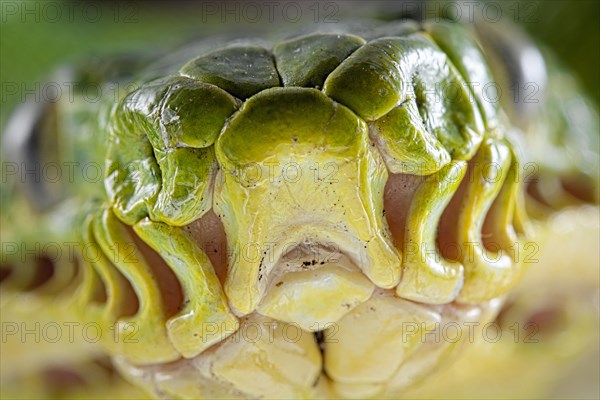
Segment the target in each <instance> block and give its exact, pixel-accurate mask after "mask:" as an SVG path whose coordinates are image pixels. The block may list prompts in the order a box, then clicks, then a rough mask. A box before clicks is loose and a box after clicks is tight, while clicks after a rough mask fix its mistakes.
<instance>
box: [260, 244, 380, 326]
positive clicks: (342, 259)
mask: <svg viewBox="0 0 600 400" xmlns="http://www.w3.org/2000/svg"><path fill="white" fill-rule="evenodd" d="M267 279H268V281H267V284H266V291H265V295H264V296H263V298H262V299H261V302H260V303H259V305H258V307H257V312H258V313H260V314H262V315H264V316H267V317H270V318H273V319H276V320H279V321H283V322H286V323H294V324H297V325H298V326H299V327H300V328H302V329H303V330H305V331H308V332H314V331H320V330H323V329H325V328H324V327H327V326H329V325H331V324H335V323H336V322H337V321H338V320H339V319H340V318H342V317H343V316H344V315H346V314H347V313H348V312H350V311H351V310H352V309H353V308H354V307H356V306H358V305H359V304H361V303H363V302H364V301H366V300H367V299H368V298H369V297H370V296H371V294H372V293H373V290H374V288H375V287H374V285H373V284H372V283H371V282H370V281H369V280H368V279H367V277H366V276H364V274H363V273H362V271H361V270H360V269H359V268H358V267H357V266H356V264H355V263H354V261H353V260H352V259H351V258H350V257H349V256H348V255H347V254H345V253H341V252H339V251H337V250H336V249H335V248H334V247H332V246H325V245H321V244H312V243H303V244H300V245H298V246H296V247H294V248H293V249H292V250H290V251H289V252H287V253H286V254H284V255H283V256H282V257H281V258H280V259H279V260H278V262H277V263H276V264H275V266H274V267H273V268H272V270H271V273H270V274H269V276H268V278H267Z"/></svg>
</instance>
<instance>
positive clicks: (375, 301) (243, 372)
mask: <svg viewBox="0 0 600 400" xmlns="http://www.w3.org/2000/svg"><path fill="white" fill-rule="evenodd" d="M386 302H387V305H386ZM393 302H397V304H398V308H397V310H396V311H398V310H400V314H396V315H392V316H391V317H390V318H392V319H390V321H393V320H395V322H392V324H394V323H395V325H394V327H393V328H394V329H397V328H398V327H400V326H402V323H403V322H405V323H414V320H412V319H410V318H403V317H402V315H404V316H408V315H413V316H414V315H417V316H419V318H422V319H423V321H425V320H429V322H427V323H428V324H430V323H432V321H433V322H436V321H437V323H438V324H444V323H446V324H448V323H450V324H456V323H460V322H461V321H462V322H465V321H479V322H481V321H483V320H482V318H484V319H485V315H487V314H488V312H489V310H492V314H493V310H496V309H497V308H499V303H498V304H491V303H490V305H486V306H465V305H459V304H456V303H448V304H444V305H432V304H425V303H417V302H411V301H409V300H404V299H401V298H398V297H397V296H396V295H395V294H394V293H393V291H391V290H383V289H377V290H376V291H375V292H374V293H373V294H372V296H371V297H370V298H369V301H368V302H367V303H364V304H362V305H361V311H360V312H359V313H358V314H357V315H358V316H359V319H358V320H357V321H356V322H351V323H350V325H348V322H347V321H341V322H340V324H339V325H337V324H334V328H333V329H331V327H330V328H328V329H325V330H319V331H314V332H309V331H305V330H299V331H298V332H300V334H301V336H302V337H301V338H300V339H297V335H295V334H293V333H291V332H292V330H291V329H287V328H288V327H289V326H290V324H287V323H285V322H282V321H278V320H274V319H271V318H268V317H264V316H263V315H261V314H259V313H257V312H255V313H252V314H249V315H247V316H245V317H242V318H241V319H240V328H238V330H237V331H236V332H235V333H233V334H231V335H229V336H227V337H224V338H223V340H221V341H219V342H218V343H216V344H214V345H212V346H211V347H209V348H207V349H206V350H205V351H203V352H202V353H200V354H198V355H196V356H194V357H192V358H180V359H178V360H175V361H172V362H169V363H157V364H151V365H144V366H139V365H134V364H132V363H130V362H128V361H127V360H126V359H125V358H124V357H115V360H114V361H115V365H116V367H117V368H118V369H119V370H120V371H121V372H122V373H123V374H124V375H125V376H127V377H129V378H130V380H133V381H134V382H135V381H137V383H138V384H141V385H142V386H143V387H146V388H148V387H150V388H151V389H152V390H153V391H154V392H155V394H158V395H159V396H160V397H163V398H168V397H172V396H174V395H177V394H178V393H179V395H180V392H179V391H180V390H184V391H187V392H185V393H186V396H188V397H196V398H197V397H200V396H203V397H208V398H210V397H211V395H212V397H215V396H226V397H228V398H238V397H239V398H248V397H260V396H258V395H256V393H252V392H248V390H253V387H254V383H255V382H254V380H256V379H257V378H256V375H255V374H254V375H253V373H255V372H257V371H256V370H257V369H258V373H259V375H260V376H261V378H260V379H265V382H270V383H269V385H273V386H274V388H272V389H273V390H275V389H277V388H279V389H281V390H284V391H285V390H289V391H285V393H286V395H283V397H290V396H292V397H300V396H301V395H302V394H306V392H305V391H303V390H312V391H316V390H323V387H326V388H327V390H329V391H330V390H333V389H331V388H335V390H352V387H354V386H355V385H357V384H358V385H359V386H364V387H370V388H371V389H372V390H375V389H376V388H380V387H381V385H382V383H383V382H384V381H387V380H389V379H390V376H392V375H393V377H394V379H392V380H391V382H396V384H397V385H400V384H403V383H402V382H404V381H403V379H402V377H401V376H400V375H404V374H407V373H408V372H409V371H410V370H411V368H412V369H414V368H416V370H417V372H418V373H417V375H419V374H420V373H421V370H422V369H423V371H425V370H427V369H428V367H427V366H428V365H438V364H439V362H440V361H441V360H443V359H445V358H446V357H445V355H446V354H448V351H451V350H452V349H453V348H455V347H457V346H455V343H451V342H447V341H444V340H442V341H441V342H436V341H435V340H433V339H431V338H430V337H427V336H426V340H425V341H423V342H422V343H416V346H417V347H416V348H418V349H420V351H415V349H416V348H413V349H411V350H410V351H408V350H407V349H405V350H403V351H400V352H398V344H400V343H402V342H398V341H397V340H396V342H394V341H392V342H389V343H388V342H387V341H386V340H387V339H385V337H386V335H388V334H389V332H391V331H390V327H387V326H386V324H387V323H384V325H382V326H381V333H382V336H381V337H383V338H384V339H381V338H377V337H375V338H374V337H373V335H370V334H369V335H368V337H365V338H363V339H366V340H367V341H368V342H367V343H363V342H360V341H359V342H356V343H346V342H347V341H348V340H352V337H353V335H354V333H353V332H352V331H353V330H356V329H358V331H360V330H361V329H362V328H363V327H364V326H367V324H366V323H365V324H363V323H362V320H361V319H360V318H362V316H363V315H366V314H368V313H372V314H376V313H381V316H383V317H384V318H385V315H386V314H388V311H389V309H386V307H388V308H389V304H392V303H393ZM392 314H393V313H392ZM351 318H355V317H351ZM400 319H404V321H400ZM369 321H373V320H369ZM420 323H421V322H419V324H420ZM423 323H425V322H423ZM415 326H416V325H415ZM257 327H260V328H261V329H262V331H261V332H262V336H261V335H259V336H260V338H259V339H258V340H257V339H256V332H257V331H256V329H257ZM265 327H270V328H267V329H265ZM352 327H354V328H352ZM348 328H351V329H350V330H348ZM436 329H440V328H439V327H438V328H436ZM286 330H288V331H289V332H288V334H287V335H288V337H287V338H286V339H282V336H281V335H282V332H285V331H286ZM295 331H296V330H294V332H295ZM368 332H371V331H368ZM336 334H337V335H338V336H339V337H336V336H335V335H336ZM332 335H333V336H332ZM432 337H433V338H435V335H433V336H432ZM430 339H431V340H430ZM379 340H383V341H384V342H383V343H379ZM393 343H396V345H394V344H393ZM406 343H409V344H410V343H412V342H410V340H409V341H408V342H405V343H404V346H406V345H407V344H406ZM373 345H376V346H377V347H382V348H383V349H384V352H390V353H392V354H391V355H392V356H393V359H394V360H396V359H398V358H399V360H397V362H396V363H395V364H394V365H393V366H392V370H391V371H387V372H386V373H385V374H384V375H389V376H383V377H382V379H383V380H380V379H378V378H377V376H379V375H373V374H370V375H369V374H366V375H367V377H366V378H362V377H361V378H360V379H359V378H356V379H357V380H353V378H348V376H339V367H337V366H336V363H335V360H334V358H335V357H339V356H340V349H339V348H338V347H340V346H341V347H342V351H343V353H352V352H353V351H354V350H353V349H354V348H356V347H361V346H364V347H365V349H367V350H365V351H370V350H368V349H369V348H371V347H372V346H373ZM412 345H414V343H413V344H411V346H412ZM348 346H350V347H348ZM386 346H387V347H386ZM389 346H392V347H389ZM386 348H387V350H386ZM381 351H382V350H379V352H381ZM421 351H422V352H421ZM282 352H283V353H282ZM284 354H285V362H283V361H282V360H284V358H282V357H284ZM417 354H418V355H419V356H416V355H417ZM380 355H381V353H378V354H376V355H375V356H374V357H379V356H380ZM368 358H370V357H368V356H367V359H366V360H362V359H361V363H363V361H364V363H365V364H369V362H370V360H369V359H368ZM306 359H308V360H312V361H311V362H309V361H306ZM257 360H262V361H257ZM299 360H301V361H299ZM332 360H333V361H334V362H332ZM233 361H235V363H238V364H239V363H245V362H249V363H250V364H248V365H243V368H241V369H240V367H238V368H235V369H230V368H231V365H233V364H232V362H233ZM253 362H254V363H256V362H258V364H252V363H253ZM238 364H236V365H238ZM343 364H344V368H346V367H348V366H349V367H350V368H349V369H350V370H352V369H356V368H359V369H360V368H362V367H361V364H356V365H355V364H348V363H343ZM372 366H373V367H374V368H376V369H379V368H381V367H380V366H379V364H372ZM386 368H387V366H386ZM355 372H358V371H355ZM298 374H299V375H302V377H301V378H298V377H296V375H298ZM360 375H361V374H358V373H357V376H360ZM398 376H400V377H398ZM249 377H252V378H249ZM251 379H252V382H253V384H252V385H251V384H249V382H250V381H251ZM277 379H280V380H279V381H278V380H277ZM215 383H217V385H216V386H215ZM261 384H262V383H261ZM265 385H266V383H265ZM259 386H260V385H259ZM207 388H210V391H211V392H210V393H208V394H207V393H206V392H204V391H203V390H209V389H207ZM282 388H283V389H282ZM300 388H303V389H300ZM344 388H346V389H344ZM279 389H277V390H279ZM371 389H369V390H371ZM189 390H191V392H190V391H189ZM269 390H270V389H269ZM328 393H333V392H328ZM288 395H289V396H288ZM275 397H277V396H275ZM279 397H281V396H279Z"/></svg>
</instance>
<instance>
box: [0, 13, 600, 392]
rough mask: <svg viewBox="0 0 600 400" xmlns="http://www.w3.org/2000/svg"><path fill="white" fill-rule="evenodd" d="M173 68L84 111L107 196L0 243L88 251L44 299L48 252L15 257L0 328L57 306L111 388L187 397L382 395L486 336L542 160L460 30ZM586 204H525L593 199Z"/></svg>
mask: <svg viewBox="0 0 600 400" xmlns="http://www.w3.org/2000/svg"><path fill="white" fill-rule="evenodd" d="M361 35H362V34H361ZM490 52H491V53H493V51H490ZM492 57H493V54H492ZM161 65H162V64H161ZM175 67H176V68H175V69H174V71H176V72H174V73H173V74H171V75H167V76H161V77H158V78H157V79H152V80H150V81H148V82H142V83H141V85H140V87H138V88H137V89H136V90H133V91H131V92H129V93H123V94H122V96H120V100H119V101H117V102H116V103H115V104H112V105H107V106H106V108H103V110H105V111H104V112H102V111H98V110H84V111H87V112H88V113H87V114H86V113H85V112H84V113H83V115H87V116H88V117H90V118H89V119H88V120H86V121H87V122H86V123H87V125H86V124H84V123H82V122H81V121H80V122H78V123H74V122H72V125H73V128H75V130H77V129H76V128H78V127H81V129H82V130H83V128H85V129H87V131H88V132H89V133H90V134H89V135H88V136H89V137H88V139H89V140H87V141H86V140H75V139H76V138H77V135H76V134H75V133H74V131H73V130H71V131H69V129H67V128H65V129H64V130H65V133H60V135H64V136H66V137H67V139H66V140H72V141H73V142H74V147H75V151H74V153H75V154H77V155H78V157H84V158H85V157H92V158H94V159H97V158H101V159H102V160H103V161H104V165H105V176H104V181H103V184H104V185H103V186H102V185H101V184H97V183H96V184H86V183H85V182H79V183H77V184H74V185H72V187H69V188H68V189H67V190H64V191H63V192H62V196H63V198H62V200H60V201H57V204H58V205H54V206H52V205H51V206H48V205H46V204H45V203H43V202H40V203H39V205H40V207H45V208H46V209H45V210H44V211H45V212H44V213H42V216H40V217H39V218H38V217H34V216H32V217H31V218H32V223H34V224H36V228H37V229H31V230H30V232H27V230H19V229H16V225H15V223H14V222H11V224H10V225H7V224H4V223H3V228H2V229H3V232H2V233H3V238H4V235H5V234H6V235H7V237H9V238H11V239H12V238H14V240H15V241H27V242H30V243H34V242H40V241H42V242H47V241H48V238H47V237H51V238H52V239H53V240H54V241H55V242H57V243H59V244H58V246H59V247H60V246H64V245H65V243H67V241H69V243H72V242H73V241H75V240H78V241H79V246H77V249H76V250H75V252H73V253H72V254H73V256H72V257H64V258H59V259H58V261H56V262H55V263H54V264H53V268H54V271H53V273H52V274H51V275H50V277H49V278H48V277H46V278H45V280H44V279H43V276H42V278H40V274H41V272H40V271H42V270H43V265H44V263H45V262H47V260H44V259H43V258H41V256H44V253H43V252H41V253H40V254H39V256H40V257H37V258H35V259H33V260H29V261H30V264H31V265H26V264H24V265H25V266H24V267H21V266H20V267H19V268H14V265H17V264H20V261H19V256H20V253H19V252H18V251H12V250H11V255H12V256H13V257H12V258H11V257H6V259H5V258H4V257H3V263H5V264H6V267H7V268H6V269H7V270H9V271H10V275H9V276H8V278H6V279H5V280H4V282H3V288H9V289H10V290H9V291H8V292H7V293H8V297H7V296H6V295H5V293H4V292H3V298H2V302H3V307H14V306H11V303H13V302H18V301H20V300H18V299H19V298H20V296H22V295H23V293H22V291H23V289H24V290H25V293H26V294H28V292H31V291H34V289H35V292H36V293H43V292H44V291H46V292H47V294H50V295H54V294H55V293H60V295H59V296H58V297H57V299H56V307H58V308H60V309H63V310H65V311H66V312H67V313H71V315H77V316H78V318H79V321H81V323H85V324H95V325H94V326H97V327H98V329H99V330H100V331H101V332H102V333H103V335H101V338H100V342H101V343H102V345H103V348H104V349H105V350H106V351H108V353H109V354H110V355H111V356H112V357H113V360H114V362H115V364H116V366H117V368H118V369H119V370H120V371H121V373H122V374H124V376H126V377H127V378H128V379H129V380H130V381H132V382H134V383H135V384H136V385H138V386H140V387H143V388H144V389H146V390H147V391H148V392H150V393H152V394H153V395H155V396H159V397H160V396H162V397H182V398H214V397H227V398H247V397H252V398H261V397H267V398H314V397H348V398H364V397H381V396H396V395H398V394H400V393H403V392H404V391H405V390H406V389H407V388H410V387H412V386H414V385H416V384H417V383H419V382H422V381H423V380H424V379H425V378H426V377H427V376H429V374H430V373H431V371H432V370H433V369H435V368H439V367H440V366H441V365H442V362H443V361H444V360H447V359H449V358H450V356H451V355H452V354H453V353H454V352H455V350H456V349H457V348H458V347H460V345H461V344H462V342H461V341H444V340H442V341H440V340H436V339H435V338H436V337H439V335H440V332H445V327H446V326H447V325H448V324H458V325H459V326H462V327H463V328H464V327H466V326H472V325H473V324H475V325H483V324H485V323H487V322H489V321H491V320H493V319H494V318H495V316H496V314H497V313H498V311H499V309H500V307H501V306H502V302H503V299H504V297H505V296H506V295H507V293H508V292H509V290H510V289H511V288H512V287H513V286H514V285H515V284H516V283H517V281H518V278H519V275H520V273H521V270H522V265H521V263H522V261H523V260H522V258H521V257H520V256H519V254H520V253H519V252H518V251H515V249H522V248H523V245H524V244H525V243H524V242H525V240H527V235H528V233H529V232H530V228H529V225H528V220H527V217H526V211H525V207H526V205H525V189H526V187H525V184H526V183H527V182H524V180H523V177H522V174H523V166H522V159H523V158H525V157H530V158H528V159H532V160H537V158H535V156H531V155H529V156H525V155H524V154H522V153H523V151H524V150H526V148H525V147H523V146H522V142H523V140H522V139H519V138H520V136H519V135H520V134H519V133H515V131H516V130H517V129H523V130H526V129H530V128H529V127H525V126H515V125H513V124H512V121H511V119H510V118H509V117H507V114H506V112H508V113H509V114H508V115H510V111H511V110H508V111H505V110H502V109H500V108H499V106H498V103H494V102H490V101H488V100H487V99H486V97H485V94H484V92H482V91H481V86H482V85H485V84H486V83H490V82H494V77H493V76H492V74H491V72H490V68H488V65H487V61H486V58H485V57H484V55H483V53H482V51H481V50H480V48H479V47H478V45H477V44H476V42H475V40H474V38H473V34H472V32H470V31H469V30H467V29H466V28H464V27H461V26H459V25H453V24H449V23H444V22H426V23H424V24H422V25H421V26H419V25H417V24H415V23H412V22H407V23H401V24H398V23H392V24H389V25H387V26H382V27H379V28H377V29H375V30H373V31H371V32H365V34H364V35H362V37H361V36H357V35H355V34H352V33H348V32H340V33H331V34H322V33H317V34H313V35H308V36H303V37H299V38H292V39H288V40H286V41H283V42H278V43H274V44H273V45H272V46H271V47H268V46H266V47H265V46H264V45H256V44H239V43H237V44H236V43H234V44H231V45H228V46H225V47H223V48H221V49H211V50H210V51H207V52H204V53H202V52H200V54H193V55H191V56H190V57H189V59H188V60H185V61H184V62H180V61H178V65H176V66H175ZM497 68H498V67H497ZM151 70H152V68H150V71H151ZM146 76H153V74H152V73H151V72H147V73H146ZM475 83H478V84H479V85H475ZM569 90H572V93H577V91H576V89H573V88H569ZM573 96H575V94H574V95H573ZM549 104H555V103H549ZM58 107H60V105H58ZM556 107H558V108H559V109H560V107H559V106H556ZM65 114H66V115H67V117H66V121H67V122H68V121H72V119H73V118H74V117H73V115H77V114H76V113H73V112H70V113H69V112H67V113H65ZM98 114H103V115H106V119H102V118H99V117H98ZM69 118H71V119H69ZM533 120H534V121H536V122H534V123H533V124H534V126H536V125H535V124H537V126H543V124H544V123H546V122H544V121H545V119H544V118H537V119H535V118H534V119H533ZM90 121H92V122H90ZM98 122H99V123H98ZM592 124H593V122H592ZM565 125H566V126H567V127H569V128H572V127H573V128H574V129H575V128H577V129H579V131H578V133H581V132H587V131H588V130H589V126H584V127H578V126H576V125H574V124H570V123H566V124H565ZM64 126H68V123H67V124H65V125H63V127H64ZM531 130H532V131H533V134H534V135H535V132H536V130H535V129H531ZM59 131H60V130H59ZM60 132H62V131H60ZM67 132H68V133H67ZM584 135H585V134H584ZM69 136H70V138H69ZM538 136H539V133H538ZM559 136H560V135H559ZM534 137H537V136H534ZM92 139H93V140H92ZM527 140H533V139H529V137H528V139H527ZM577 143H578V142H577ZM537 146H539V147H541V146H542V144H538V145H537ZM557 151H560V150H557ZM87 152H91V155H87V156H85V154H86V153H87ZM591 152H592V153H593V150H591ZM541 153H542V154H543V152H541ZM82 155H83V156H82ZM61 157H66V158H63V160H65V159H66V160H68V159H69V157H72V155H69V154H67V155H66V156H64V155H61ZM591 158H593V157H591ZM75 159H79V158H75ZM559 169H560V168H559ZM590 171H593V168H589V165H588V164H585V165H582V166H581V167H580V168H579V167H578V166H577V165H575V164H569V165H568V168H562V169H560V171H559V172H558V173H557V171H552V170H549V169H546V168H544V169H543V170H540V176H543V177H544V179H543V181H546V180H548V179H567V178H570V177H575V179H576V180H577V182H580V178H579V177H580V176H589V174H590ZM585 174H587V175H585ZM557 176H558V177H559V178H557ZM578 179H579V180H578ZM581 185H583V186H584V187H585V188H584V189H585V190H584V191H583V193H584V194H585V193H587V191H589V190H588V189H589V186H590V184H589V180H587V181H586V180H584V181H583V183H582V184H579V185H575V184H574V186H576V190H575V189H573V190H570V189H569V187H568V185H565V187H563V188H558V189H557V188H555V190H554V191H553V192H551V193H550V192H548V191H542V192H541V193H537V192H536V193H535V195H532V194H529V195H528V196H527V202H528V206H529V208H530V209H531V210H532V211H533V212H534V214H535V215H538V214H539V215H541V214H542V211H543V210H544V207H546V208H548V207H551V206H555V207H560V206H561V205H562V204H563V203H561V202H560V199H561V198H569V199H571V203H570V204H575V205H578V204H581V203H582V202H586V201H587V202H589V201H593V199H592V200H590V199H589V198H587V197H586V195H582V194H581V193H582V192H581V190H580V189H579V188H580V186H581ZM591 186H592V189H591V190H592V192H593V193H595V190H596V187H595V186H594V185H593V184H592V185H591ZM561 196H562V197H561ZM555 199H558V200H557V202H554V200H555ZM595 199H597V197H596V198H595ZM538 203H541V204H540V205H538ZM11 207H12V208H13V210H14V211H13V213H23V214H25V211H24V210H22V209H21V208H23V207H24V205H23V204H21V203H19V202H18V201H16V200H15V201H13V203H12V204H11ZM49 207H50V208H49ZM536 207H537V208H536ZM536 210H542V211H540V212H539V213H536ZM67 211H69V212H67ZM57 217H58V218H61V219H62V222H63V223H62V224H57V223H56V218H57ZM4 218H8V217H6V216H3V219H4ZM3 222H4V221H3ZM6 226H9V227H8V228H7V227H6ZM44 236H47V237H46V238H44ZM3 240H4V239H3ZM89 249H93V250H94V251H93V252H90V251H89ZM36 271H37V272H36ZM36 279H38V280H40V279H41V280H42V281H41V283H40V282H37V283H36V281H35V280H36ZM3 290H6V289H3ZM109 332H110V333H111V334H110V335H109V334H108V333H109Z"/></svg>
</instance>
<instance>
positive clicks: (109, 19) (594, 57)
mask: <svg viewBox="0 0 600 400" xmlns="http://www.w3.org/2000/svg"><path fill="white" fill-rule="evenodd" d="M267 3H269V2H261V1H256V2H252V4H253V6H247V5H246V3H244V2H242V1H226V2H222V1H212V2H210V1H209V2H203V3H199V2H192V1H180V2H159V1H144V2H134V1H122V2H118V3H117V2H99V1H83V2H77V1H73V0H70V1H9V0H3V1H2V2H1V3H0V4H1V8H0V23H1V25H0V81H1V85H2V86H1V87H2V99H1V100H2V101H1V111H0V126H2V127H3V126H4V124H5V122H6V120H7V117H8V115H10V112H11V110H12V109H13V108H14V107H15V105H16V104H17V103H19V102H20V101H21V99H22V98H23V95H22V94H23V93H26V92H28V91H32V90H35V88H36V87H40V85H41V87H43V82H44V80H45V79H48V77H49V75H50V73H51V72H52V71H53V70H54V69H55V68H56V67H57V66H59V65H61V64H65V63H70V62H75V61H77V60H80V59H84V58H86V57H89V56H90V55H95V56H98V55H99V56H102V55H105V54H106V55H108V54H114V53H122V52H126V51H143V50H144V49H153V50H156V49H158V48H165V49H169V48H170V47H174V46H176V44H178V43H182V42H183V41H185V40H187V39H190V38H197V37H205V36H210V35H213V34H215V33H219V32H231V31H236V30H243V31H248V30H250V31H251V30H268V29H271V28H273V25H274V24H276V23H278V24H279V25H290V26H292V25H293V26H294V27H295V28H297V27H298V25H302V24H304V25H307V24H308V25H310V24H315V22H322V23H323V22H324V23H336V22H344V21H345V20H347V19H349V18H352V17H356V16H375V15H380V16H383V17H385V18H386V19H389V18H391V17H394V16H398V15H403V14H407V13H411V12H414V11H415V10H417V12H420V13H421V15H423V14H424V16H425V17H427V16H432V15H434V14H435V13H436V12H438V11H440V10H443V9H444V8H445V7H446V9H449V8H448V7H450V6H448V3H447V2H443V1H442V2H435V3H434V2H427V3H426V4H425V3H424V2H420V1H418V0H416V1H414V0H412V1H373V2H369V3H366V2H359V1H321V2H320V3H317V2H316V1H311V0H308V1H303V2H300V1H296V2H293V1H292V2H290V1H275V2H270V4H275V5H272V6H270V7H271V8H269V6H268V5H267ZM287 3H294V4H291V5H289V4H287ZM458 3H460V1H459V2H458ZM488 3H491V4H488ZM469 4H472V2H469ZM486 4H488V5H486ZM470 7H473V8H472V9H473V10H474V12H475V15H482V14H483V13H486V14H487V16H488V17H489V18H495V15H497V9H501V12H502V16H503V17H504V18H506V19H510V20H513V21H515V22H517V23H518V24H519V25H521V26H523V27H524V28H525V29H526V30H527V31H529V32H530V33H531V35H532V36H533V37H534V38H535V39H536V40H537V41H538V42H540V43H542V44H543V45H545V46H547V47H549V48H551V49H553V50H554V51H555V52H556V54H557V55H558V56H559V58H560V59H561V60H562V61H563V63H564V64H565V65H567V66H568V67H570V68H571V69H572V70H573V72H574V73H575V74H576V76H577V77H578V78H579V80H580V81H581V82H582V83H583V86H584V87H585V88H586V89H587V91H588V93H589V94H590V95H591V96H592V98H594V99H595V100H596V102H600V79H599V71H600V46H599V45H598V43H599V40H598V39H599V37H600V18H599V16H600V2H599V1H597V0H579V1H569V0H554V1H531V0H514V1H513V0H507V1H495V2H493V1H486V2H483V3H481V4H479V5H477V6H472V5H471V6H470ZM257 10H258V11H259V12H260V13H261V15H260V16H259V17H257ZM298 10H300V12H301V14H302V15H300V16H299V17H298ZM269 14H272V15H269ZM271 17H272V18H271ZM36 85H37V86H36Z"/></svg>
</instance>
